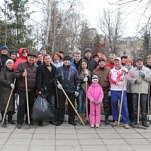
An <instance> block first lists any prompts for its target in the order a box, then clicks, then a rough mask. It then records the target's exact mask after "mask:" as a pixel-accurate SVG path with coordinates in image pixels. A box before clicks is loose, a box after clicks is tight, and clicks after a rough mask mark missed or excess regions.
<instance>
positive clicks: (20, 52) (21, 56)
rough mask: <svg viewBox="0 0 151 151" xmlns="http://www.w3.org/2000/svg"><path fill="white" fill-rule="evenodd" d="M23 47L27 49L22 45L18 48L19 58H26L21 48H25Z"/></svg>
mask: <svg viewBox="0 0 151 151" xmlns="http://www.w3.org/2000/svg"><path fill="white" fill-rule="evenodd" d="M25 49H26V50H27V48H25V47H22V48H20V49H19V58H23V59H25V58H26V57H23V50H25ZM27 51H28V50H27Z"/></svg>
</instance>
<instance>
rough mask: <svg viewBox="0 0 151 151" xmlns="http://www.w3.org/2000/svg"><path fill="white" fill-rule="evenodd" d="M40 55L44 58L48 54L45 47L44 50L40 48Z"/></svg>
mask: <svg viewBox="0 0 151 151" xmlns="http://www.w3.org/2000/svg"><path fill="white" fill-rule="evenodd" d="M39 53H40V54H41V55H42V56H44V55H46V54H47V51H46V49H45V48H44V47H42V48H40V51H39Z"/></svg>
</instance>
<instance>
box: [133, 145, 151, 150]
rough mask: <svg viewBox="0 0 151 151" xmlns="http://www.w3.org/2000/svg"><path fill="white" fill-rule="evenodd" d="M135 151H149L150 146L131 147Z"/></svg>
mask: <svg viewBox="0 0 151 151" xmlns="http://www.w3.org/2000/svg"><path fill="white" fill-rule="evenodd" d="M132 148H134V149H135V150H136V151H150V150H151V145H132Z"/></svg>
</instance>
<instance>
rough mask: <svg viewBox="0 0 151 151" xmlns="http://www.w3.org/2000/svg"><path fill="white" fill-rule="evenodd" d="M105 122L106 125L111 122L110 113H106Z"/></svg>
mask: <svg viewBox="0 0 151 151" xmlns="http://www.w3.org/2000/svg"><path fill="white" fill-rule="evenodd" d="M105 124H106V125H109V124H110V122H109V116H108V115H105Z"/></svg>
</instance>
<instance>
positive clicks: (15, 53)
mask: <svg viewBox="0 0 151 151" xmlns="http://www.w3.org/2000/svg"><path fill="white" fill-rule="evenodd" d="M10 58H11V59H12V60H13V61H14V63H15V62H16V60H17V52H16V51H11V52H10Z"/></svg>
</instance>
